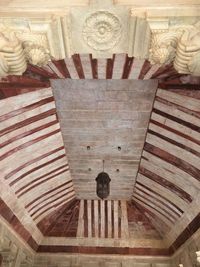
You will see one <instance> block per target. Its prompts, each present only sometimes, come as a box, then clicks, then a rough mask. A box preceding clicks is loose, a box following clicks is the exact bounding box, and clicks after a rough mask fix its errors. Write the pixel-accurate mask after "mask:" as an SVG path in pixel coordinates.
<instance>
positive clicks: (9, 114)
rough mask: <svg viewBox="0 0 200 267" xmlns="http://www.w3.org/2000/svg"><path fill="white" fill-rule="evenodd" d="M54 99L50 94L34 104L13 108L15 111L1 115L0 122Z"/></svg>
mask: <svg viewBox="0 0 200 267" xmlns="http://www.w3.org/2000/svg"><path fill="white" fill-rule="evenodd" d="M53 101H54V98H53V96H50V97H47V98H45V99H42V100H40V101H37V102H35V103H33V104H30V105H28V106H25V107H22V108H19V109H16V110H13V111H11V112H9V113H6V114H3V115H1V116H0V122H3V121H5V120H8V119H10V118H12V117H15V116H18V115H20V114H23V113H24V112H27V111H30V110H33V109H36V108H38V107H41V106H43V105H46V104H48V103H51V102H53Z"/></svg>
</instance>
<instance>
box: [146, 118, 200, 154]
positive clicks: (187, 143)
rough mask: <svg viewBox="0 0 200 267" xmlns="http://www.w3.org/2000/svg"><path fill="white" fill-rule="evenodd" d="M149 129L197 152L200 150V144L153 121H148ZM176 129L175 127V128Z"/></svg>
mask: <svg viewBox="0 0 200 267" xmlns="http://www.w3.org/2000/svg"><path fill="white" fill-rule="evenodd" d="M149 129H151V130H153V131H154V132H157V133H159V134H162V135H163V136H165V137H168V138H170V139H172V140H175V141H176V142H178V143H180V144H183V145H185V146H187V147H189V148H192V149H193V150H195V151H197V152H200V145H198V144H196V143H194V142H192V141H190V140H188V139H186V138H184V137H182V136H180V135H178V134H176V133H173V132H171V131H169V130H166V129H164V128H162V127H159V126H158V125H155V124H153V123H150V124H149ZM175 130H176V129H175Z"/></svg>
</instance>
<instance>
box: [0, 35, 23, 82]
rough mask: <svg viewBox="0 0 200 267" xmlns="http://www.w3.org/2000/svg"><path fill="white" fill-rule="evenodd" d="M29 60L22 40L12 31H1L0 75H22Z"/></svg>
mask: <svg viewBox="0 0 200 267" xmlns="http://www.w3.org/2000/svg"><path fill="white" fill-rule="evenodd" d="M26 68H27V62H26V58H25V54H24V50H23V47H22V44H21V42H20V41H19V40H18V38H17V37H16V35H15V33H14V32H12V31H7V32H5V31H1V32H0V76H1V77H2V76H6V75H9V74H13V75H21V74H22V73H23V72H24V71H25V70H26Z"/></svg>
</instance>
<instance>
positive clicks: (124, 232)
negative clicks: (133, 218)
mask: <svg viewBox="0 0 200 267" xmlns="http://www.w3.org/2000/svg"><path fill="white" fill-rule="evenodd" d="M120 203H121V238H126V239H128V238H129V229H128V215H127V204H126V203H127V202H126V201H125V200H121V201H120Z"/></svg>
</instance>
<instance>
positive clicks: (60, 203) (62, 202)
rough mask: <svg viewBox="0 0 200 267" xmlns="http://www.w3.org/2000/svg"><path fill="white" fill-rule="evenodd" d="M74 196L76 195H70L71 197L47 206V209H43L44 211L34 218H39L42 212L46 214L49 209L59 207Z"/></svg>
mask: <svg viewBox="0 0 200 267" xmlns="http://www.w3.org/2000/svg"><path fill="white" fill-rule="evenodd" d="M72 198H74V196H70V197H68V198H67V199H65V200H62V201H60V202H58V203H56V204H54V205H52V206H50V207H48V208H46V209H45V210H43V211H42V212H40V213H39V214H38V215H37V216H36V217H35V218H34V220H37V219H38V218H39V217H40V216H41V215H42V214H44V213H45V212H47V211H48V210H50V209H51V208H57V207H58V206H59V205H62V204H65V203H66V201H68V200H69V199H72Z"/></svg>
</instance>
